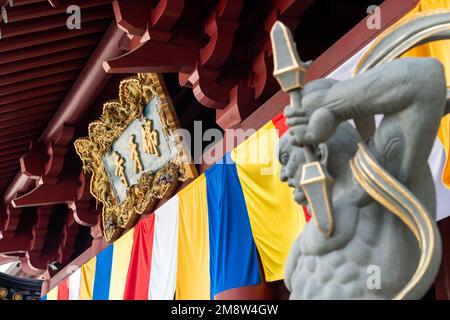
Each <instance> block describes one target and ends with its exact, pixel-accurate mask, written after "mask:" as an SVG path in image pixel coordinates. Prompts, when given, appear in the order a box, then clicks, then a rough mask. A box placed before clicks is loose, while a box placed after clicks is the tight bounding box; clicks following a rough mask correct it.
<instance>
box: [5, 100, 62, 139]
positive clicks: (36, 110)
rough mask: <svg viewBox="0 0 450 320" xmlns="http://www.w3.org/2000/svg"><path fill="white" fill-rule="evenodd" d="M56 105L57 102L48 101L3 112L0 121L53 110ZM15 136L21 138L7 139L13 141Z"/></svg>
mask: <svg viewBox="0 0 450 320" xmlns="http://www.w3.org/2000/svg"><path fill="white" fill-rule="evenodd" d="M58 106H59V104H58V103H54V102H53V103H51V102H50V103H43V104H40V105H38V106H36V107H31V108H26V109H19V110H17V111H13V112H8V113H3V114H0V122H1V121H9V120H13V119H17V118H23V117H27V116H31V115H33V114H36V113H42V112H47V111H54V110H56V109H58ZM17 138H21V137H17V136H14V137H12V138H10V139H9V140H8V141H14V140H15V139H17ZM0 142H1V140H0Z"/></svg>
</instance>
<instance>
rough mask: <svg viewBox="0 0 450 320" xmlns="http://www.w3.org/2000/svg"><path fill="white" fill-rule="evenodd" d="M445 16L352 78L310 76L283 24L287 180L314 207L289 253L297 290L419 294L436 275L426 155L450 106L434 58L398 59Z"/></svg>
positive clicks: (410, 29) (303, 293)
mask: <svg viewBox="0 0 450 320" xmlns="http://www.w3.org/2000/svg"><path fill="white" fill-rule="evenodd" d="M445 21H447V22H449V21H450V13H449V12H444V13H443V12H438V13H436V14H435V15H429V14H428V15H426V16H418V17H415V19H414V20H412V21H406V22H405V23H404V24H402V25H400V26H396V27H395V29H393V30H390V31H389V32H387V35H386V36H385V37H383V38H382V39H381V40H380V41H378V42H377V43H376V44H375V45H374V47H373V48H372V50H370V52H369V54H367V55H366V56H365V57H364V58H363V60H362V61H361V62H360V64H359V66H358V68H359V69H358V73H357V75H356V76H355V77H353V78H352V79H350V80H347V81H342V82H339V81H335V80H331V79H319V80H315V81H312V82H309V83H307V84H306V85H303V83H304V77H305V73H306V72H307V64H305V63H303V62H301V61H300V59H299V58H298V54H297V51H296V47H295V43H294V42H293V40H292V36H291V34H290V32H289V30H288V29H287V28H286V26H284V25H283V24H282V23H281V22H277V23H276V24H275V25H274V27H273V29H272V32H271V36H272V45H273V50H274V66H275V70H274V75H275V77H276V78H277V80H278V81H279V83H280V85H281V87H282V89H283V90H284V91H286V92H289V94H290V96H291V103H290V105H289V106H287V107H286V108H285V111H284V113H285V115H286V118H287V120H286V124H287V125H288V126H289V130H288V132H287V133H286V134H285V135H284V136H283V137H282V138H281V139H280V143H279V150H278V156H279V161H280V163H281V165H282V169H281V180H282V181H284V182H286V183H288V185H289V186H290V187H292V188H293V189H294V199H295V201H296V202H297V203H299V204H301V205H307V206H308V208H309V210H310V212H311V213H312V221H311V222H310V223H308V224H307V225H306V226H305V228H304V230H303V232H302V233H301V234H300V236H299V237H298V239H297V240H296V241H295V242H294V244H293V246H292V248H291V251H290V253H289V257H288V259H287V262H286V268H285V283H286V286H287V288H288V289H289V291H290V292H291V295H290V298H291V299H420V298H422V297H423V296H424V295H425V294H426V292H427V291H428V290H429V288H430V287H431V286H432V284H433V283H434V280H435V277H436V274H437V272H438V269H439V265H440V260H441V240H440V236H439V232H438V229H437V226H436V222H435V206H436V203H435V202H436V199H435V194H434V183H433V179H432V176H431V173H430V169H429V167H428V162H427V160H428V156H429V154H430V151H431V148H432V146H433V142H434V140H435V138H436V134H437V130H438V127H439V124H440V120H441V117H442V116H443V115H445V114H446V113H448V112H449V110H448V109H449V108H447V105H446V103H447V89H446V82H445V77H444V70H443V66H442V65H441V63H440V62H439V61H438V60H435V59H432V58H405V59H397V60H394V58H396V57H398V56H400V55H401V54H402V53H403V52H405V51H406V50H409V49H410V48H411V47H414V46H415V45H418V44H421V43H424V42H426V41H429V40H436V39H442V38H448V36H449V34H450V32H449V30H446V31H445V30H444V29H443V28H441V29H439V30H440V31H439V32H440V33H436V30H437V29H436V28H434V27H435V26H436V25H442V24H443V23H444V22H445ZM418 31H421V32H420V35H421V37H422V38H420V39H418V36H417V35H418V34H419V32H418ZM444 31H445V32H444ZM402 36H403V37H402ZM396 39H397V40H398V39H403V40H402V41H395V40H396ZM411 39H414V41H413V40H411ZM405 43H406V44H405ZM378 114H382V115H383V120H382V121H381V123H380V125H379V126H378V128H376V129H375V124H374V116H375V115H378ZM347 120H354V122H355V124H356V128H354V127H353V126H352V125H351V124H350V123H349V121H347Z"/></svg>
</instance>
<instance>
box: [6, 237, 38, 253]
mask: <svg viewBox="0 0 450 320" xmlns="http://www.w3.org/2000/svg"><path fill="white" fill-rule="evenodd" d="M30 239H31V235H25V234H22V235H18V236H16V237H14V238H13V239H2V240H0V253H15V252H26V250H28V246H29V244H30Z"/></svg>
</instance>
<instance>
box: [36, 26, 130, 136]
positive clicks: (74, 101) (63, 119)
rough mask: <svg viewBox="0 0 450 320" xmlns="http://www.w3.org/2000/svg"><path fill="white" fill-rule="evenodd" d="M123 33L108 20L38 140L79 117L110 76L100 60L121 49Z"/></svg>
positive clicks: (56, 131)
mask: <svg viewBox="0 0 450 320" xmlns="http://www.w3.org/2000/svg"><path fill="white" fill-rule="evenodd" d="M123 36H124V33H123V31H122V30H119V29H118V28H117V26H116V25H115V23H113V24H111V26H110V28H109V29H108V31H107V32H106V33H105V35H104V37H103V39H102V41H101V42H100V44H99V45H98V46H97V49H96V50H95V52H94V53H93V54H92V56H91V58H90V59H89V61H88V62H87V63H86V65H85V66H84V68H83V71H82V72H81V73H80V75H79V77H78V79H77V80H76V82H75V83H74V85H73V86H72V88H71V90H70V91H69V93H68V94H67V96H66V98H65V99H64V101H63V103H62V105H61V106H60V107H59V108H58V111H57V112H56V114H55V115H54V116H53V118H52V120H51V121H50V123H49V125H48V127H47V128H46V129H45V131H44V132H43V133H42V136H41V141H42V142H44V143H46V144H49V143H50V142H51V141H52V139H55V138H56V136H57V133H58V131H59V130H61V127H62V126H63V125H64V124H69V125H76V124H77V122H78V121H79V120H80V119H81V118H82V117H83V115H84V114H85V112H86V111H87V110H88V108H89V107H90V106H91V104H92V103H93V102H94V101H95V99H96V98H97V96H98V93H99V92H100V91H101V90H102V89H103V87H104V86H105V85H106V83H107V81H108V80H109V78H110V76H111V75H108V74H106V73H105V72H104V70H103V68H102V62H103V61H105V60H108V59H110V58H111V57H114V56H117V55H120V54H121V53H122V52H123V51H122V50H121V48H119V47H118V43H119V41H120V39H121V38H122V37H123Z"/></svg>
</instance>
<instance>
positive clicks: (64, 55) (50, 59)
mask: <svg viewBox="0 0 450 320" xmlns="http://www.w3.org/2000/svg"><path fill="white" fill-rule="evenodd" d="M91 53H92V48H91V47H85V48H81V49H72V50H67V51H64V52H59V53H53V54H48V55H45V56H42V57H36V58H32V59H27V60H23V61H22V62H21V63H14V62H12V63H6V64H4V65H2V66H1V68H0V76H4V75H7V74H11V73H15V72H19V71H25V70H29V69H32V68H41V67H44V66H47V65H52V64H57V63H61V62H66V61H70V60H75V59H81V58H85V57H87V56H89V55H90V54H91Z"/></svg>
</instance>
